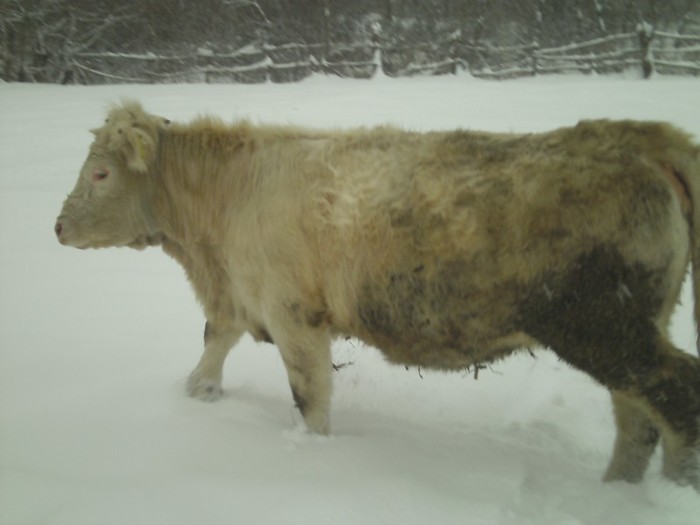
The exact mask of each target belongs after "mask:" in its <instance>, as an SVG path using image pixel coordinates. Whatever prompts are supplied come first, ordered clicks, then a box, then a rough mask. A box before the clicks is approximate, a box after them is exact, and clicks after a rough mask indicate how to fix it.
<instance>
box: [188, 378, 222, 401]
mask: <svg viewBox="0 0 700 525" xmlns="http://www.w3.org/2000/svg"><path fill="white" fill-rule="evenodd" d="M223 393H224V391H223V389H222V388H221V381H217V380H215V379H210V378H208V377H201V376H199V375H198V374H196V373H194V372H193V373H192V375H190V377H189V378H188V379H187V395H188V396H190V397H193V398H195V399H199V400H200V401H207V402H210V403H211V402H212V401H217V400H218V399H220V398H221V396H222V395H223Z"/></svg>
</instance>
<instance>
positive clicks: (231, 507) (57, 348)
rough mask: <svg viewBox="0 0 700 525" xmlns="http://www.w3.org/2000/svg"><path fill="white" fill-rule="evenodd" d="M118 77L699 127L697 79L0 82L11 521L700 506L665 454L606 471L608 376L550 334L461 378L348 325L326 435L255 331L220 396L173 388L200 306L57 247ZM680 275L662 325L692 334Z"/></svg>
mask: <svg viewBox="0 0 700 525" xmlns="http://www.w3.org/2000/svg"><path fill="white" fill-rule="evenodd" d="M123 96H129V97H136V98H139V99H141V100H142V101H143V103H144V104H145V106H146V108H147V109H148V110H150V111H151V112H154V113H158V114H161V115H164V116H167V117H169V118H172V119H189V118H192V117H194V116H195V115H197V114H199V113H202V112H209V113H215V114H217V115H220V116H222V117H224V118H226V119H233V118H240V117H248V118H251V119H253V120H254V121H260V122H278V123H294V124H303V125H311V126H333V127H347V126H357V125H372V124H379V123H391V124H395V125H400V126H404V127H407V128H411V129H420V130H427V129H448V128H453V127H465V128H472V129H484V130H493V131H540V130H547V129H552V128H555V127H558V126H562V125H570V124H574V123H575V122H576V121H577V120H578V119H580V118H597V117H608V118H628V117H629V118H638V119H661V120H668V121H671V122H673V123H675V124H677V125H679V126H681V127H684V128H685V129H686V130H688V131H690V132H691V133H693V134H695V136H696V137H699V138H700V83H699V82H698V81H697V80H692V79H679V78H655V79H653V80H651V81H639V80H633V79H623V78H596V77H547V78H537V79H529V80H519V81H512V82H503V83H492V82H484V81H477V80H474V79H471V78H469V77H454V78H448V77H432V78H416V79H401V80H390V79H380V80H378V81H349V80H335V79H327V78H314V79H309V80H307V81H305V82H303V83H300V84H291V85H272V84H268V85H254V86H244V85H225V86H224V85H222V86H212V85H207V86H205V85H174V86H162V85H159V86H103V87H59V86H41V85H16V84H0V245H1V246H2V251H0V523H2V524H7V525H10V524H12V525H15V524H29V523H32V524H40V523H47V524H70V525H80V524H90V525H93V524H111V523H114V524H124V523H128V524H132V525H139V524H160V523H164V524H165V523H167V524H170V525H176V524H191V523H207V524H209V525H216V524H219V523H256V524H273V523H274V524H296V523H300V524H301V523H303V524H305V525H313V524H316V523H318V524H326V523H335V524H353V525H354V524H364V525H371V524H379V523H387V524H393V523H402V524H425V523H435V524H441V525H442V524H452V523H455V524H456V523H468V524H504V525H505V524H513V525H515V524H518V525H522V524H536V525H547V524H552V525H554V524H556V525H564V524H565V525H574V524H596V525H602V524H615V525H619V524H626V523H630V524H636V525H642V524H659V523H663V524H666V525H675V524H677V525H680V524H684V525H689V524H691V523H698V516H700V496H698V495H697V494H696V493H694V492H693V491H692V490H691V489H684V488H678V487H676V486H673V485H670V484H668V483H666V482H665V481H664V480H663V479H662V478H661V476H660V474H659V469H660V461H659V457H658V455H657V456H655V458H654V460H653V463H652V465H651V468H650V470H649V473H648V475H647V479H646V480H645V481H644V482H643V483H642V484H641V485H638V486H629V485H626V484H622V483H616V484H603V483H602V482H601V481H600V478H601V475H602V473H603V471H604V469H605V467H606V464H607V460H608V459H609V454H610V451H611V447H612V442H613V423H612V417H611V409H610V403H609V401H608V396H607V394H606V392H605V391H604V390H603V389H602V388H601V387H599V386H597V385H596V384H594V383H593V382H592V381H591V380H590V379H588V378H587V377H586V376H584V375H583V374H580V373H578V372H576V371H573V370H571V369H570V368H568V367H567V366H566V365H564V364H562V363H560V362H558V361H557V359H556V358H555V356H553V355H552V354H551V353H549V352H546V351H539V352H537V357H536V358H535V359H533V358H532V357H530V356H529V355H528V354H527V353H523V354H521V355H518V356H516V357H513V358H511V359H509V360H507V361H504V362H500V363H497V364H495V365H493V366H492V371H491V370H483V371H481V373H480V374H479V379H478V380H477V381H474V379H473V377H472V375H471V374H468V373H464V374H461V373H453V374H440V373H432V372H427V371H422V372H421V375H422V377H421V375H419V373H418V371H416V370H409V371H406V370H404V369H403V368H402V367H393V366H391V365H388V364H386V363H384V362H383V360H382V358H381V357H380V356H379V354H378V352H376V351H375V350H373V349H371V348H368V347H366V346H365V345H363V344H361V343H359V342H357V341H354V340H351V341H347V342H345V341H343V342H339V343H337V344H336V346H335V348H334V361H335V362H336V363H347V362H352V364H351V365H349V366H346V367H344V368H342V369H341V370H340V371H339V372H336V373H335V374H334V376H335V377H334V378H335V391H334V400H333V410H332V426H333V432H332V436H331V437H328V438H321V437H317V436H312V435H309V434H307V433H306V432H305V431H304V430H303V427H302V425H301V419H300V417H299V416H298V415H297V414H296V412H295V411H294V409H293V403H292V400H291V395H290V392H289V388H288V386H287V383H286V378H285V373H284V370H283V367H282V363H281V360H280V358H279V357H278V354H277V351H276V349H275V348H274V347H273V346H270V345H264V344H256V343H254V342H253V341H252V340H251V339H250V338H246V339H245V340H243V341H242V342H241V343H240V344H239V345H238V347H237V348H236V349H235V350H234V351H233V352H232V354H231V356H230V358H229V361H228V362H227V365H226V369H225V378H224V388H225V390H226V394H225V397H224V398H223V399H222V400H221V401H219V402H218V403H215V404H207V403H201V402H198V401H194V400H191V399H188V398H187V397H186V396H185V395H184V378H185V377H186V376H187V374H188V373H189V371H190V369H191V368H192V367H193V366H194V365H195V363H196V361H197V359H198V358H199V354H200V351H201V348H202V342H201V337H202V329H203V325H204V320H203V317H202V314H201V312H200V310H199V307H198V305H197V304H196V302H195V300H194V298H193V294H192V292H191V291H190V289H189V286H188V284H187V282H186V279H185V277H184V273H183V271H182V270H181V269H180V268H179V267H178V266H177V265H176V264H175V263H174V262H173V261H172V260H170V259H169V258H168V257H167V256H165V255H163V254H162V253H161V252H160V251H159V250H155V249H151V250H147V251H145V252H135V251H131V250H127V249H122V250H116V249H111V250H99V251H87V252H81V251H78V250H73V249H68V248H64V247H61V246H60V245H59V244H58V243H57V242H56V240H55V238H54V235H53V231H52V228H53V223H54V219H55V216H56V214H57V212H58V210H59V209H60V205H61V202H62V200H63V197H64V195H65V194H66V193H67V192H68V191H69V190H70V189H71V188H72V186H73V184H74V181H75V179H76V177H77V172H78V169H79V167H80V165H81V163H82V161H83V159H84V157H85V154H86V152H87V146H88V145H89V143H90V141H91V138H92V137H91V135H90V134H89V133H87V130H88V129H89V128H91V127H95V126H97V125H99V124H100V123H101V122H102V119H103V117H104V109H105V107H106V105H107V104H108V103H109V102H110V101H113V100H115V99H118V98H120V97H123ZM691 306H692V299H691V298H690V295H689V291H688V289H687V288H685V289H684V292H683V301H682V306H681V308H679V311H678V314H677V315H676V317H675V318H674V324H673V329H672V332H673V337H674V340H675V341H676V343H677V344H678V345H679V346H680V347H682V348H684V349H686V350H691V349H692V348H693V347H694V340H695V335H694V328H693V326H692V320H691V314H690V311H691V310H690V309H691Z"/></svg>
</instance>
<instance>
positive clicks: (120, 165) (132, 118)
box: [55, 104, 166, 248]
mask: <svg viewBox="0 0 700 525" xmlns="http://www.w3.org/2000/svg"><path fill="white" fill-rule="evenodd" d="M165 122H166V121H164V120H163V119H160V118H158V117H152V116H151V115H147V114H145V113H143V110H141V108H140V106H137V105H135V104H128V105H125V106H124V107H120V108H116V109H114V110H113V111H112V112H111V113H110V115H109V118H108V119H107V122H106V123H105V125H104V126H103V127H102V128H99V129H96V130H93V131H92V132H93V133H94V134H95V141H94V142H93V144H92V146H90V152H89V154H88V157H87V159H86V160H85V163H84V164H83V167H82V169H81V170H80V176H79V178H78V182H77V183H76V185H75V188H74V189H73V191H72V192H71V193H70V195H68V197H67V198H66V200H65V202H64V203H63V209H62V210H61V213H60V215H59V216H58V219H57V221H56V226H55V231H56V235H57V236H58V240H59V242H60V243H61V244H64V245H67V246H73V247H76V248H100V247H106V246H131V247H134V248H143V247H145V246H147V245H150V244H156V243H157V242H158V237H159V236H158V233H157V228H156V227H155V225H154V224H153V218H152V217H151V215H150V206H149V203H150V200H151V197H152V194H153V191H154V180H153V164H154V162H155V157H156V148H157V141H158V133H159V128H160V127H163V126H165Z"/></svg>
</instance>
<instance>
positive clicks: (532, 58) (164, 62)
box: [68, 31, 700, 84]
mask: <svg viewBox="0 0 700 525" xmlns="http://www.w3.org/2000/svg"><path fill="white" fill-rule="evenodd" d="M68 63H69V64H70V66H71V67H72V74H73V75H74V78H73V81H78V82H81V83H87V84H93V83H110V82H124V81H126V82H139V83H154V82H207V83H218V82H227V83H258V82H266V81H272V82H293V81H298V80H301V79H303V78H306V77H308V76H310V75H312V74H315V73H321V74H329V75H338V76H341V77H350V78H371V77H372V76H373V75H375V74H376V72H377V70H378V68H380V67H381V68H382V71H383V72H384V73H385V74H387V75H389V76H412V75H436V74H448V73H457V72H458V71H459V70H468V71H469V72H470V73H471V74H472V75H474V76H476V77H480V78H491V79H509V78H517V77H523V76H534V75H539V74H551V73H568V72H581V73H599V74H607V73H617V72H622V71H625V70H629V69H630V68H637V69H638V70H639V71H642V72H643V74H644V76H648V75H649V74H650V73H651V72H653V71H656V72H659V73H662V74H684V75H700V35H682V34H674V33H666V32H661V31H657V32H653V33H650V34H647V33H646V32H645V33H641V32H637V33H635V32H631V33H623V34H618V35H611V36H608V37H603V38H596V39H593V40H588V41H586V42H579V43H574V44H568V45H565V46H557V47H551V48H541V47H540V46H538V45H537V44H536V43H530V44H525V45H521V46H499V47H491V46H488V45H474V44H473V43H469V42H462V41H459V40H458V39H457V38H452V39H448V40H444V41H441V42H436V43H429V44H417V45H413V46H408V45H402V46H382V45H381V43H380V42H373V43H343V44H333V45H332V46H328V45H326V44H304V43H287V44H283V45H279V46H271V45H261V46H259V47H254V46H252V45H249V46H246V47H245V48H241V49H239V50H236V51H234V52H231V53H223V54H216V53H213V52H211V51H209V50H199V51H197V52H194V53H190V54H184V55H156V54H153V53H145V54H144V53H142V54H126V53H80V54H77V55H75V56H74V57H73V58H72V60H71V61H68Z"/></svg>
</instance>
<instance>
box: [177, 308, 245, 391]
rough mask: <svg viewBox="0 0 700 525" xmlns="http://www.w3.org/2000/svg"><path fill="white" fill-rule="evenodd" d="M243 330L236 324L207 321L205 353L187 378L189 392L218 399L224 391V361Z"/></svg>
mask: <svg viewBox="0 0 700 525" xmlns="http://www.w3.org/2000/svg"><path fill="white" fill-rule="evenodd" d="M242 333H243V330H241V329H240V328H239V327H238V326H237V325H235V324H226V323H215V322H212V321H207V323H206V325H205V327H204V353H203V354H202V357H201V358H200V360H199V363H198V364H197V366H196V367H195V369H194V370H193V371H192V373H191V374H190V376H189V378H188V379H187V393H188V395H189V396H191V397H195V398H197V399H201V400H202V401H216V400H217V399H219V398H220V397H221V394H222V393H223V391H222V389H221V378H222V375H223V368H224V361H225V360H226V356H227V355H228V352H229V350H230V349H231V347H232V346H233V345H234V344H236V342H237V341H238V339H240V337H241V335H242Z"/></svg>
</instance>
